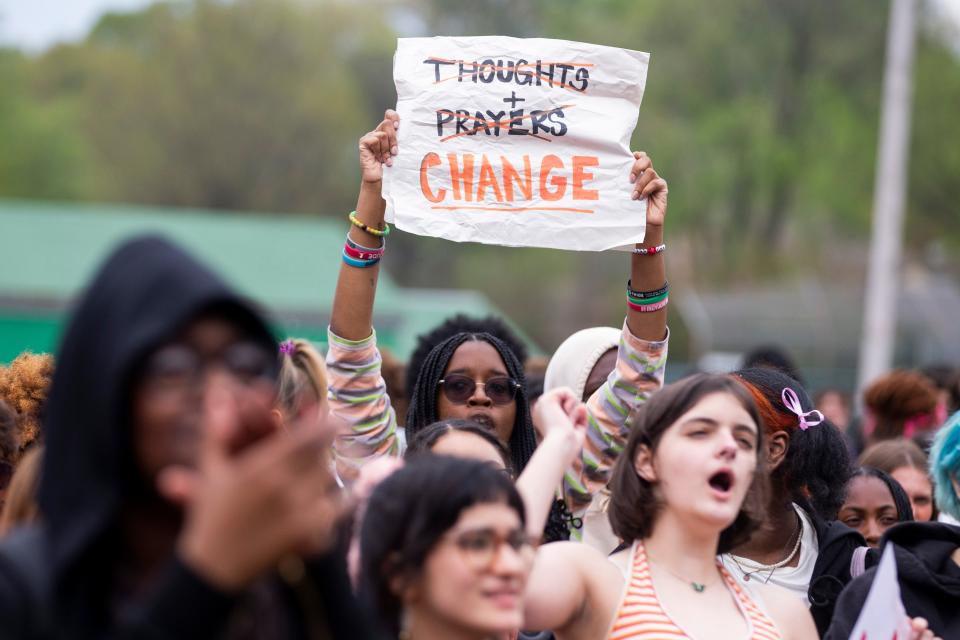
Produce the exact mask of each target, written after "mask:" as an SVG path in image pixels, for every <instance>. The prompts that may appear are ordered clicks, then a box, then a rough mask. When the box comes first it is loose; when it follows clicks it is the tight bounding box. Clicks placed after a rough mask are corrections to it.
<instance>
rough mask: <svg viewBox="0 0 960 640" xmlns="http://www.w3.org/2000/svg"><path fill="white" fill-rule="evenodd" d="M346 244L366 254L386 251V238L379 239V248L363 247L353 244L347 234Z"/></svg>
mask: <svg viewBox="0 0 960 640" xmlns="http://www.w3.org/2000/svg"><path fill="white" fill-rule="evenodd" d="M347 244H348V245H350V246H351V247H353V248H354V249H356V250H357V251H366V252H367V253H373V252H375V251H386V249H387V240H386V238H380V246H379V247H365V246H363V245H362V244H360V243H358V242H354V241H353V239H352V238H351V237H350V234H349V233H348V234H347Z"/></svg>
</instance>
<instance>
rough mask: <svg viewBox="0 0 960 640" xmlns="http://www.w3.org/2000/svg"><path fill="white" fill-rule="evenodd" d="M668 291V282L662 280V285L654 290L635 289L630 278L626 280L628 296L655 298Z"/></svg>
mask: <svg viewBox="0 0 960 640" xmlns="http://www.w3.org/2000/svg"><path fill="white" fill-rule="evenodd" d="M668 291H670V283H669V282H664V283H663V286H662V287H660V288H659V289H656V290H654V291H637V290H635V289H634V288H633V283H632V282H631V281H630V280H627V297H628V298H640V299H644V298H657V297H660V296H662V295H663V294H665V293H667V292H668Z"/></svg>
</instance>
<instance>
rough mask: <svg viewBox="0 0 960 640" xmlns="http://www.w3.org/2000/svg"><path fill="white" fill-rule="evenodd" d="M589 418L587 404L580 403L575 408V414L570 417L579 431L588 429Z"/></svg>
mask: <svg viewBox="0 0 960 640" xmlns="http://www.w3.org/2000/svg"><path fill="white" fill-rule="evenodd" d="M588 418H589V413H588V411H587V405H585V404H580V405H579V406H578V407H577V408H576V409H574V411H573V414H572V415H571V416H570V419H571V420H572V421H573V426H574V427H575V428H576V429H577V430H578V431H581V430H582V431H586V428H587V421H588Z"/></svg>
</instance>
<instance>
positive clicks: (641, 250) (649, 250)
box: [633, 244, 667, 256]
mask: <svg viewBox="0 0 960 640" xmlns="http://www.w3.org/2000/svg"><path fill="white" fill-rule="evenodd" d="M666 249H667V245H665V244H658V245H657V246H655V247H634V249H633V252H634V253H635V254H637V255H640V256H652V255H656V254H658V253H663V252H664V251H666Z"/></svg>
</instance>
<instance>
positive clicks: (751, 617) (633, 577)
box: [607, 541, 782, 640]
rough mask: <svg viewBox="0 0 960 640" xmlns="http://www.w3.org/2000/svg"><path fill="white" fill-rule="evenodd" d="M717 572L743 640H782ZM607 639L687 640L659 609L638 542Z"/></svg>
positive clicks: (731, 582)
mask: <svg viewBox="0 0 960 640" xmlns="http://www.w3.org/2000/svg"><path fill="white" fill-rule="evenodd" d="M719 568H720V574H721V575H722V576H723V581H724V583H725V584H726V585H727V589H729V590H730V591H731V592H733V594H734V596H735V598H736V600H737V603H738V604H739V606H740V612H741V613H742V614H743V616H744V618H746V620H747V625H748V631H747V635H746V638H747V640H781V637H782V636H781V635H780V632H779V631H778V630H777V627H776V625H775V624H774V623H773V621H772V620H771V619H770V617H769V616H767V614H766V613H764V612H763V610H762V609H760V607H759V606H757V603H756V602H754V601H753V599H752V598H751V597H750V595H749V594H748V593H747V592H746V591H744V590H743V588H742V587H741V586H740V585H739V584H737V581H736V580H735V579H734V578H733V576H731V575H730V574H729V573H728V572H727V570H726V569H724V568H723V566H722V565H721V566H720V567H719ZM607 637H608V638H609V640H640V639H641V638H644V639H650V640H652V639H654V638H657V639H660V638H662V639H664V640H668V639H669V640H680V639H683V638H689V637H690V636H688V635H687V633H686V632H685V631H684V630H683V629H681V628H680V627H679V626H678V625H677V623H675V622H674V621H673V620H671V619H670V616H668V615H667V613H666V611H664V610H663V607H661V606H660V599H659V598H658V597H657V592H656V590H655V589H654V587H653V578H652V577H651V575H650V567H649V565H648V563H647V552H646V550H645V549H644V547H643V543H642V542H639V541H638V542H635V543H634V546H633V551H632V559H631V561H630V576H629V582H628V583H627V586H626V589H625V593H624V598H623V602H622V603H621V604H620V608H619V609H618V610H617V615H616V617H615V618H614V620H613V625H612V626H611V629H610V634H609V635H608V636H607Z"/></svg>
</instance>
